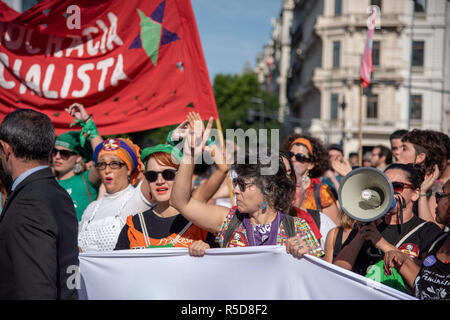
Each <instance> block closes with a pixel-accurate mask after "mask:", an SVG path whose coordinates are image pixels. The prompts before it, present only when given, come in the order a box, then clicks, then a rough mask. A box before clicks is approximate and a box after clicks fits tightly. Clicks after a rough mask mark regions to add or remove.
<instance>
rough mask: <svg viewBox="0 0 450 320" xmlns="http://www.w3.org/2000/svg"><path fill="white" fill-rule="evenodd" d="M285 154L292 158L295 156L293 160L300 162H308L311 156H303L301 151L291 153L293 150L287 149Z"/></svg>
mask: <svg viewBox="0 0 450 320" xmlns="http://www.w3.org/2000/svg"><path fill="white" fill-rule="evenodd" d="M287 154H288V156H289V158H292V157H294V156H295V160H297V161H298V162H301V163H305V162H310V161H311V158H308V157H307V156H305V155H304V154H302V153H293V152H290V151H289V152H288V153H287Z"/></svg>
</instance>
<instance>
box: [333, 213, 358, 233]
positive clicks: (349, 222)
mask: <svg viewBox="0 0 450 320" xmlns="http://www.w3.org/2000/svg"><path fill="white" fill-rule="evenodd" d="M337 218H338V223H339V226H340V227H342V228H344V229H352V228H353V225H354V224H355V220H354V219H352V218H350V217H349V216H348V215H347V214H346V213H345V212H344V211H343V210H342V209H341V210H339V213H338V217H337Z"/></svg>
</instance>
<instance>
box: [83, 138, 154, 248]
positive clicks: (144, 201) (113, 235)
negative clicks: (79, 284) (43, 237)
mask: <svg viewBox="0 0 450 320" xmlns="http://www.w3.org/2000/svg"><path fill="white" fill-rule="evenodd" d="M94 162H95V168H96V169H97V171H98V172H99V174H100V177H101V180H102V182H103V184H104V185H105V189H106V192H105V194H104V196H103V197H102V198H100V199H99V200H97V201H94V202H92V203H91V204H90V205H89V206H88V207H87V208H86V210H85V212H84V214H83V217H82V219H81V222H80V225H79V233H78V246H79V247H80V250H81V251H83V252H84V251H105V250H113V249H114V247H115V245H116V242H117V238H118V236H119V233H120V230H122V228H123V226H124V225H125V221H126V218H127V217H128V216H129V215H131V214H137V213H139V212H144V211H146V210H148V209H149V208H150V207H151V202H150V197H149V189H148V184H147V183H144V182H143V181H140V182H138V176H139V174H140V173H141V168H142V162H141V159H140V149H139V147H138V146H137V145H135V144H134V143H133V142H132V141H131V140H130V139H122V138H116V139H107V140H105V141H103V142H102V143H101V144H99V145H98V146H97V147H96V148H95V151H94ZM136 183H137V185H136ZM135 185H136V187H135Z"/></svg>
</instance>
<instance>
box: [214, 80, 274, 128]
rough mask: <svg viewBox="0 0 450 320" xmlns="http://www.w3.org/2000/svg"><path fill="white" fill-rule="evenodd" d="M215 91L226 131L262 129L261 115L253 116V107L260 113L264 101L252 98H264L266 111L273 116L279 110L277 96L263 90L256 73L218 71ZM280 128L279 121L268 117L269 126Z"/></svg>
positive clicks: (266, 126) (266, 122)
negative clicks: (250, 112)
mask: <svg viewBox="0 0 450 320" xmlns="http://www.w3.org/2000/svg"><path fill="white" fill-rule="evenodd" d="M213 90H214V96H215V98H216V104H217V108H218V111H219V116H220V120H221V122H222V128H223V129H224V130H226V129H237V128H242V129H243V130H247V129H249V128H254V129H258V128H259V118H258V116H255V117H254V119H250V117H249V109H253V110H254V111H256V112H259V111H260V110H261V104H260V103H258V102H254V101H252V98H260V99H262V100H264V113H265V114H266V115H268V114H272V115H273V114H275V113H276V112H277V110H278V99H277V97H276V96H274V95H271V94H270V93H268V92H266V91H264V90H262V89H261V86H260V84H259V82H258V79H257V77H256V75H255V74H253V73H245V74H243V75H223V74H218V75H216V77H215V78H214V84H213ZM279 127H280V125H279V123H278V121H277V120H275V119H270V118H265V120H264V128H265V129H275V128H279Z"/></svg>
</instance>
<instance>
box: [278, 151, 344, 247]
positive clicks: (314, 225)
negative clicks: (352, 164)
mask: <svg viewBox="0 0 450 320" xmlns="http://www.w3.org/2000/svg"><path fill="white" fill-rule="evenodd" d="M280 156H281V159H282V160H283V163H284V166H285V167H286V171H287V172H286V173H287V176H288V177H289V178H290V179H291V180H292V181H293V182H294V183H295V184H297V176H296V174H295V171H294V169H293V164H292V160H291V158H290V156H289V154H287V153H286V152H280ZM304 195H305V191H304V190H303V186H302V185H301V184H300V194H299V196H298V197H295V200H294V202H293V203H292V207H291V209H290V210H289V214H290V215H292V216H296V217H299V218H301V219H304V220H305V221H306V222H307V223H308V225H309V227H310V228H311V230H312V231H313V232H314V235H315V236H316V239H317V240H319V243H320V246H321V247H322V249H325V239H326V238H327V235H328V232H329V231H330V230H331V229H333V228H334V227H336V225H335V224H334V222H333V221H332V220H331V219H330V218H329V217H328V216H327V215H326V214H324V213H322V212H320V211H318V210H312V209H305V208H302V207H301V204H302V202H303V201H302V200H303V197H304Z"/></svg>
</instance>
